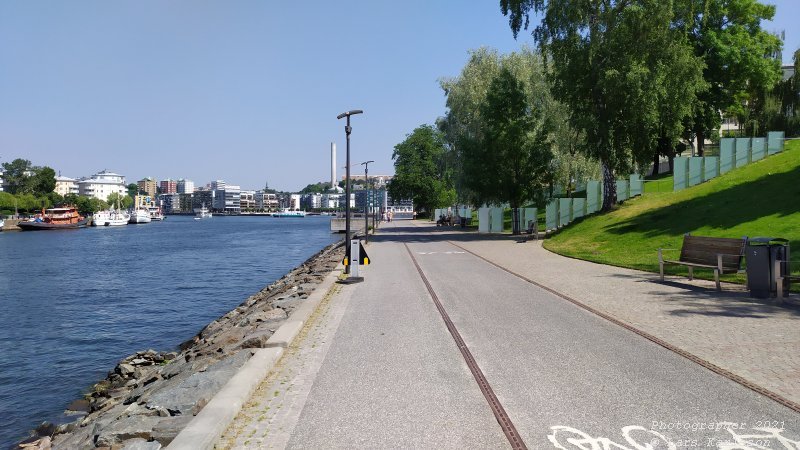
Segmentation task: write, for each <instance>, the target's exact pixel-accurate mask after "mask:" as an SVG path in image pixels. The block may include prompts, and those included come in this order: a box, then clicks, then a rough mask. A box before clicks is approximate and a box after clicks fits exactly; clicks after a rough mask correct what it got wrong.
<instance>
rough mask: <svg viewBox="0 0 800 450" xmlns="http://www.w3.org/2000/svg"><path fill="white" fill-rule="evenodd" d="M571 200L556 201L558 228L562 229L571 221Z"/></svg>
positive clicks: (561, 199)
mask: <svg viewBox="0 0 800 450" xmlns="http://www.w3.org/2000/svg"><path fill="white" fill-rule="evenodd" d="M571 216H572V199H571V198H560V199H558V226H559V227H563V226H565V225H567V224H568V223H570V222H571V221H572V217H571Z"/></svg>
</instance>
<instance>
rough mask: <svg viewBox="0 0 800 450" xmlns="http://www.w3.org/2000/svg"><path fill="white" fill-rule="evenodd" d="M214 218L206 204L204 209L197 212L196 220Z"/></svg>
mask: <svg viewBox="0 0 800 450" xmlns="http://www.w3.org/2000/svg"><path fill="white" fill-rule="evenodd" d="M212 216H213V214H212V213H211V211H209V210H208V208H206V204H205V203H203V207H202V208H200V209H198V210H195V219H210V218H211V217H212Z"/></svg>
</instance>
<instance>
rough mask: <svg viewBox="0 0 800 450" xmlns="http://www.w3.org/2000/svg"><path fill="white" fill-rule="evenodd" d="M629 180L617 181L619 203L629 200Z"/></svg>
mask: <svg viewBox="0 0 800 450" xmlns="http://www.w3.org/2000/svg"><path fill="white" fill-rule="evenodd" d="M629 194H630V193H629V192H628V180H617V201H618V202H624V201H625V200H627V199H628V197H629V196H630V195H629Z"/></svg>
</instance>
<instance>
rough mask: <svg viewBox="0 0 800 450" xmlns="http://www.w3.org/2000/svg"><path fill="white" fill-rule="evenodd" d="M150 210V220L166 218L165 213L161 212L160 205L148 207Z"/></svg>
mask: <svg viewBox="0 0 800 450" xmlns="http://www.w3.org/2000/svg"><path fill="white" fill-rule="evenodd" d="M148 210H149V211H150V220H164V219H165V217H164V213H163V212H161V208H160V207H158V206H151V207H149V208H148Z"/></svg>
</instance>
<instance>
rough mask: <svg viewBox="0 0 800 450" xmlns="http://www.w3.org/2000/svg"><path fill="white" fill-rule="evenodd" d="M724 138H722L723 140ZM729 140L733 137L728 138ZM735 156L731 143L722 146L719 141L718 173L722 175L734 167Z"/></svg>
mask: <svg viewBox="0 0 800 450" xmlns="http://www.w3.org/2000/svg"><path fill="white" fill-rule="evenodd" d="M724 140H725V139H723V141H724ZM730 140H731V141H732V140H733V139H730ZM735 156H736V152H735V151H734V148H733V146H732V145H730V146H722V143H720V147H719V174H720V175H722V174H724V173H728V172H730V171H731V170H733V168H734V167H735V165H734V160H733V158H734V157H735Z"/></svg>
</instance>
